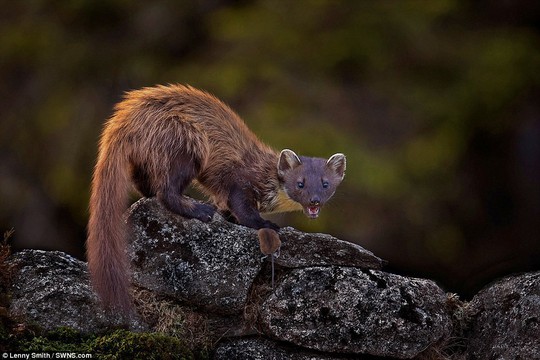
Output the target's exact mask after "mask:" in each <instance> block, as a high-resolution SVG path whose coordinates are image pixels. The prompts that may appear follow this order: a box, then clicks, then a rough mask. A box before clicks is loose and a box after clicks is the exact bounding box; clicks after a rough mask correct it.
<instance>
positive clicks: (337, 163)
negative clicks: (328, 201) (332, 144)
mask: <svg viewBox="0 0 540 360" xmlns="http://www.w3.org/2000/svg"><path fill="white" fill-rule="evenodd" d="M326 167H327V168H328V169H330V170H331V171H333V172H334V173H336V174H337V175H338V176H339V177H340V178H341V179H343V177H345V168H346V167H347V161H346V159H345V155H343V154H341V153H337V154H334V155H332V156H330V159H328V161H327V162H326Z"/></svg>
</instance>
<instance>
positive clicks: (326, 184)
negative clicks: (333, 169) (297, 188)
mask: <svg viewBox="0 0 540 360" xmlns="http://www.w3.org/2000/svg"><path fill="white" fill-rule="evenodd" d="M329 185H330V184H328V181H324V180H323V182H322V187H323V188H325V189H327V188H328V186H329Z"/></svg>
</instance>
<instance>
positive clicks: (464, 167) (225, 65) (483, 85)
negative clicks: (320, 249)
mask: <svg viewBox="0 0 540 360" xmlns="http://www.w3.org/2000/svg"><path fill="white" fill-rule="evenodd" d="M2 5H3V6H2V8H3V12H2V13H1V14H0V18H1V21H0V54H2V56H0V83H1V84H2V85H0V95H1V99H2V106H1V107H0V119H1V120H0V121H1V123H2V130H3V131H2V132H1V133H0V156H1V158H0V164H1V165H0V192H1V193H0V196H1V199H2V202H1V206H0V224H1V226H2V227H3V228H4V229H8V228H11V227H15V229H16V231H17V233H16V240H17V242H16V244H18V245H19V246H31V247H41V248H62V249H64V250H67V251H68V252H70V253H72V254H79V256H82V254H83V253H82V250H81V249H82V246H81V244H82V243H83V241H84V238H85V226H86V221H87V211H86V209H87V203H88V187H89V183H90V177H91V171H92V166H93V164H94V161H95V156H96V149H97V139H98V136H99V132H100V129H101V126H102V123H103V121H104V120H105V119H106V118H107V117H108V116H109V115H110V113H111V111H112V107H113V104H114V103H115V102H117V101H119V100H120V99H121V96H122V93H123V92H124V91H126V90H129V89H134V88H138V87H142V86H150V85H154V84H157V83H176V82H179V83H189V84H191V85H194V86H197V87H200V88H204V89H207V90H209V91H211V92H213V93H215V94H216V95H217V96H218V97H220V98H223V99H224V100H226V101H227V102H228V103H230V104H231V106H232V107H233V108H234V109H236V110H237V111H238V113H239V114H240V115H241V116H242V117H243V118H244V119H245V121H246V122H247V123H248V125H249V126H250V127H251V128H252V129H253V130H254V132H255V133H257V134H258V135H259V137H260V138H261V139H263V140H264V141H265V142H267V143H269V144H271V145H273V146H274V147H275V148H276V149H280V148H284V147H289V148H293V149H294V150H297V151H298V152H300V153H303V154H306V155H312V156H325V157H326V156H329V155H331V154H333V153H335V152H343V153H345V154H346V155H347V160H348V169H347V175H346V180H345V182H344V183H343V185H342V187H341V188H340V189H339V191H338V194H336V197H335V199H334V200H333V202H332V204H329V205H328V207H327V208H326V209H323V212H322V215H321V217H320V218H319V219H318V220H317V221H315V222H312V221H308V220H306V219H305V218H304V217H303V216H302V215H301V214H294V215H287V216H280V217H278V221H281V222H282V223H283V224H293V225H294V226H296V227H298V228H300V229H303V230H308V231H324V232H330V233H333V234H336V235H337V236H341V237H342V238H344V239H348V240H351V241H356V242H359V243H360V244H362V245H364V246H365V247H368V248H370V249H371V250H373V251H375V252H376V253H377V254H378V255H380V256H382V257H385V258H387V259H388V260H390V262H391V264H393V266H395V267H396V268H397V269H399V270H401V271H404V272H410V273H414V274H418V275H423V274H428V275H430V276H432V277H433V276H434V277H436V278H437V279H440V280H441V281H443V282H444V283H445V284H447V286H449V287H451V288H452V290H454V291H456V290H463V289H465V291H468V290H470V289H471V288H473V287H475V286H478V285H479V284H480V283H481V282H482V281H486V279H489V278H490V277H493V276H495V275H497V274H500V273H503V272H507V271H515V270H526V269H530V268H532V267H536V268H537V267H538V266H539V265H540V264H539V262H538V260H537V259H538V258H539V256H538V255H540V245H539V241H538V240H539V225H537V224H536V223H537V220H536V219H537V218H538V216H539V215H540V190H538V183H539V182H540V164H539V161H540V160H539V157H540V150H539V145H538V144H539V143H540V124H539V121H540V120H539V119H540V104H538V95H539V93H540V92H539V84H540V71H539V70H540V46H539V45H540V43H539V40H540V36H539V34H540V6H539V5H538V4H537V2H535V1H532V0H520V1H515V2H506V1H503V0H496V1H476V2H473V1H458V0H438V1H431V2H427V1H418V0H406V1H332V0H309V1H291V2H284V1H276V0H258V1H247V0H244V1H225V0H221V1H220V0H213V1H203V0H201V1H195V0H193V1H182V2H180V1H172V0H170V1H166V0H160V1H152V2H135V3H134V2H131V1H126V0H105V1H99V2H95V1H89V0H77V1H69V2H66V1H52V0H49V1H46V0H29V1H24V2H8V1H3V2H2ZM75 240H76V241H75ZM57 241H60V242H61V245H58V243H56V242H57ZM473 275H474V276H473Z"/></svg>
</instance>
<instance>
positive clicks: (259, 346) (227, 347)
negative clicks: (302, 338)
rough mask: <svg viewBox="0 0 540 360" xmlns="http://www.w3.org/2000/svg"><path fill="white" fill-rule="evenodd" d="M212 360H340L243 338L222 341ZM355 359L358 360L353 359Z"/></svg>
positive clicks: (335, 357) (256, 339)
mask: <svg viewBox="0 0 540 360" xmlns="http://www.w3.org/2000/svg"><path fill="white" fill-rule="evenodd" d="M213 359H214V360H231V359H250V360H268V359H276V360H277V359H279V360H340V359H350V357H340V356H339V355H337V356H332V355H325V354H319V353H316V352H313V351H309V350H306V349H301V348H298V347H294V346H291V345H289V346H287V345H283V344H278V343H277V342H275V341H271V340H268V339H264V338H260V337H259V338H251V337H250V338H243V339H233V340H230V341H224V342H222V343H220V344H219V345H218V347H217V348H216V351H215V353H214V357H213ZM355 359H359V358H358V357H355Z"/></svg>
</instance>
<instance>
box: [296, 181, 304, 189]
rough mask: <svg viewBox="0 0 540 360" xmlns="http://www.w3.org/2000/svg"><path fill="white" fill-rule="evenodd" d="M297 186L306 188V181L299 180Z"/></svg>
mask: <svg viewBox="0 0 540 360" xmlns="http://www.w3.org/2000/svg"><path fill="white" fill-rule="evenodd" d="M296 186H298V188H299V189H303V188H304V182H303V181H299V182H297V183H296Z"/></svg>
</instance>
